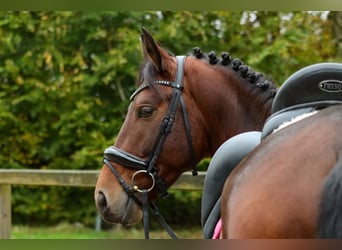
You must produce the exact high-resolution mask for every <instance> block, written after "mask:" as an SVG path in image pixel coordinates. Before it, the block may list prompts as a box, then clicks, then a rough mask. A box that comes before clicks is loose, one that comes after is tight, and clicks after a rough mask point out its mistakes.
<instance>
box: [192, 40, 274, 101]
mask: <svg viewBox="0 0 342 250" xmlns="http://www.w3.org/2000/svg"><path fill="white" fill-rule="evenodd" d="M192 55H193V56H195V57H196V58H198V59H205V60H208V62H209V64H211V65H216V64H221V65H223V66H227V67H228V68H230V69H232V70H233V71H234V72H235V73H236V74H237V75H238V76H239V78H241V79H243V80H244V81H245V82H247V83H250V84H251V85H253V86H255V87H256V88H258V89H260V90H262V91H264V92H268V96H267V99H270V98H273V97H274V96H275V94H276V92H277V89H276V87H275V85H274V84H273V83H272V82H271V81H270V80H269V79H267V78H266V77H265V76H264V75H263V74H262V73H260V72H255V71H254V70H253V69H252V68H251V67H250V66H248V65H246V64H244V63H243V62H242V61H241V60H240V59H239V58H233V57H232V56H231V55H230V54H229V53H228V52H222V53H221V58H219V57H217V55H216V53H215V52H214V51H211V52H209V53H208V54H205V53H204V52H203V51H202V50H201V49H200V48H199V47H195V48H194V49H193V53H192Z"/></svg>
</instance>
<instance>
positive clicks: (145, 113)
mask: <svg viewBox="0 0 342 250" xmlns="http://www.w3.org/2000/svg"><path fill="white" fill-rule="evenodd" d="M153 111H154V109H153V108H152V107H146V106H144V107H141V108H139V110H138V117H139V118H147V117H150V116H151V115H152V114H153Z"/></svg>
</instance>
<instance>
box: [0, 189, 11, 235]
mask: <svg viewBox="0 0 342 250" xmlns="http://www.w3.org/2000/svg"><path fill="white" fill-rule="evenodd" d="M11 223H12V221H11V184H0V239H10V238H11Z"/></svg>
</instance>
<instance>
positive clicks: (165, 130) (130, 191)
mask: <svg viewBox="0 0 342 250" xmlns="http://www.w3.org/2000/svg"><path fill="white" fill-rule="evenodd" d="M185 58H186V57H185V56H177V57H176V59H177V73H176V79H175V81H174V82H170V81H164V80H156V81H154V84H159V85H163V86H167V87H171V88H173V93H172V97H171V101H170V103H169V107H168V111H167V113H166V115H165V117H164V119H163V121H162V123H161V126H160V130H159V134H158V137H157V139H156V141H155V143H154V147H153V151H152V152H151V154H150V156H149V158H148V160H145V159H141V158H140V157H137V156H135V155H133V154H130V153H128V152H126V151H124V150H121V149H119V148H117V147H115V146H111V147H109V148H107V149H106V150H105V151H104V160H103V161H104V163H105V164H106V165H107V166H108V168H109V169H110V170H111V171H112V173H113V174H114V175H115V177H116V178H117V180H118V181H119V183H120V184H121V186H122V187H123V189H124V190H125V192H126V193H127V195H128V197H129V198H132V199H133V200H134V201H135V202H136V203H137V204H138V205H139V206H140V207H141V208H142V210H143V215H144V217H143V218H144V224H145V223H147V222H146V221H147V220H148V211H146V210H148V208H147V209H146V207H148V206H147V203H148V196H147V194H148V192H149V191H151V190H152V189H153V188H154V187H156V191H157V194H158V195H159V196H161V197H163V198H165V197H167V196H168V192H167V189H168V186H167V185H166V183H165V182H164V181H163V180H162V179H161V178H160V177H159V176H158V174H157V168H156V166H155V164H156V161H157V159H158V157H159V154H160V153H161V150H162V147H163V145H164V142H165V139H166V137H167V135H168V134H169V133H170V132H171V128H172V126H173V123H174V121H175V117H176V112H177V108H178V106H179V104H180V105H181V109H182V114H183V121H184V127H185V131H186V137H187V142H188V146H189V151H190V155H191V157H192V167H193V170H192V174H193V175H197V169H196V161H195V159H196V158H195V151H194V149H193V143H192V137H191V131H190V123H189V119H188V115H187V111H186V106H185V102H184V99H183V97H182V90H183V73H184V63H185ZM151 85H152V84H151V83H143V84H141V85H140V86H139V88H138V89H137V90H136V91H135V92H134V93H133V94H132V96H131V97H130V100H131V101H132V100H133V99H134V98H135V97H136V96H137V95H138V94H139V93H140V92H141V91H143V90H145V89H147V88H149V87H151ZM111 162H115V163H117V164H119V165H121V166H123V167H126V168H129V169H134V170H137V171H136V172H135V173H134V174H133V176H132V180H131V185H128V184H127V183H126V182H125V181H124V180H123V178H122V177H121V176H120V174H119V173H118V171H117V170H116V169H115V168H114V167H113V165H112V164H111ZM141 174H145V175H146V176H147V177H149V178H150V179H151V180H152V184H151V186H150V187H149V188H147V189H140V188H139V187H138V186H137V185H136V184H135V182H134V180H135V177H136V176H137V175H141ZM137 192H139V193H141V194H142V201H140V199H139V198H138V197H137V195H136V193H137ZM149 206H150V208H151V210H152V212H153V213H154V215H155V216H156V217H157V218H158V220H159V222H160V223H161V224H162V225H163V226H164V227H165V228H166V230H167V231H168V233H169V234H170V236H171V237H172V238H177V237H176V236H175V235H174V233H173V232H172V230H171V229H170V227H169V226H168V225H167V224H166V222H165V220H164V218H163V217H162V216H161V214H160V212H159V211H158V208H157V207H156V206H155V204H154V203H152V202H150V203H149ZM146 227H148V226H146V224H145V227H144V228H145V238H148V233H147V232H146V231H147V230H148V229H147V228H146Z"/></svg>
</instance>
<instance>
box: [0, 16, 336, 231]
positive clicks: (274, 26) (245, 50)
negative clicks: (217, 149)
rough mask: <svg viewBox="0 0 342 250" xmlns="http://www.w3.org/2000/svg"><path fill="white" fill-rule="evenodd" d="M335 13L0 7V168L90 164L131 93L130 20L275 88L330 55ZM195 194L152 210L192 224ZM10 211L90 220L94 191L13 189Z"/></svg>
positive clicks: (36, 219)
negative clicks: (236, 62)
mask: <svg viewBox="0 0 342 250" xmlns="http://www.w3.org/2000/svg"><path fill="white" fill-rule="evenodd" d="M341 19H342V14H341V12H327V11H325V12H317V11H316V12H301V11H291V12H280V11H277V12H274V11H267V12H266V11H250V12H248V11H201V12H195V11H193V12H188V11H175V12H171V11H121V12H120V11H30V12H28V11H1V12H0V165H1V168H10V169H100V167H101V166H102V163H101V160H102V155H103V150H104V149H105V148H106V147H108V146H109V145H111V144H113V142H114V140H115V136H116V134H117V133H118V130H119V128H120V126H121V124H122V122H123V119H124V117H125V113H126V108H127V106H128V103H129V100H128V97H129V95H130V94H131V93H132V92H133V91H134V89H135V80H136V77H137V73H138V69H139V65H140V62H141V59H142V53H141V47H140V41H139V36H140V29H141V27H146V28H147V29H148V30H149V31H150V32H151V33H152V34H153V36H154V38H155V39H156V40H157V41H159V42H160V43H161V45H162V46H164V47H165V48H166V49H168V50H169V51H171V52H173V53H174V54H176V55H179V54H186V53H188V52H190V51H191V50H192V48H193V47H196V46H199V47H201V48H202V49H203V50H204V51H205V52H210V51H215V52H217V54H220V53H221V52H223V51H227V52H229V53H230V54H231V55H233V56H234V57H238V58H240V59H241V60H243V61H244V62H245V63H247V64H249V65H251V66H252V67H253V68H254V69H255V70H257V71H261V72H263V73H264V74H266V75H268V76H270V77H271V78H272V79H273V80H274V81H275V82H276V83H277V84H278V86H280V85H281V83H282V82H283V81H284V80H285V79H286V78H287V77H288V76H289V75H290V74H292V73H293V72H295V71H297V70H298V69H300V68H302V67H304V66H307V65H309V64H313V63H317V62H323V61H339V62H341V59H342V27H341V23H340V22H339V21H338V20H341ZM208 162H209V160H208V159H206V160H204V161H202V162H201V163H200V166H199V168H200V169H201V170H205V169H206V167H207V165H208ZM194 178H195V177H194ZM200 199H201V192H184V191H173V192H172V196H171V197H170V198H169V199H167V200H165V201H164V200H163V201H161V202H160V210H161V211H162V212H163V215H164V216H165V217H166V219H167V220H168V222H169V223H170V224H171V225H179V226H183V227H186V226H199V225H200ZM170 207H172V209H170ZM12 212H13V215H12V220H13V224H17V225H22V224H24V225H54V224H58V223H61V222H66V223H81V224H82V225H85V226H87V227H93V226H94V224H95V217H96V209H95V205H94V201H93V189H88V188H61V187H27V186H14V187H13V195H12ZM107 227H109V226H108V225H107Z"/></svg>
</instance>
